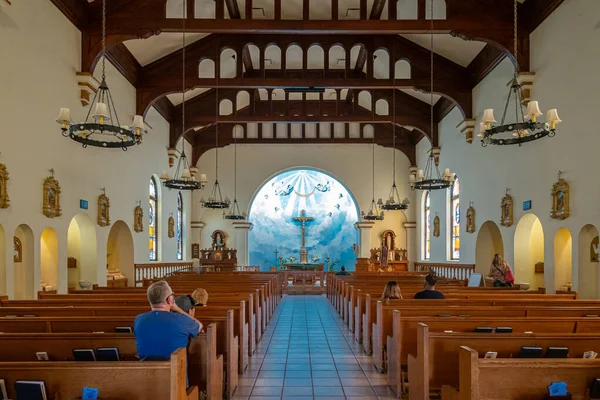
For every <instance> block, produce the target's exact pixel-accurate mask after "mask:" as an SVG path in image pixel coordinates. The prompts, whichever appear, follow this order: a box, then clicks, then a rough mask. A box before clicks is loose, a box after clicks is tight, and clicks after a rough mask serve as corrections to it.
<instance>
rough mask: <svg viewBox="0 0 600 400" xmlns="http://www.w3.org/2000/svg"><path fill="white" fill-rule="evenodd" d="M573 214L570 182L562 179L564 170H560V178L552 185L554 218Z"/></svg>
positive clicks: (552, 213) (565, 217)
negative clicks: (570, 205)
mask: <svg viewBox="0 0 600 400" xmlns="http://www.w3.org/2000/svg"><path fill="white" fill-rule="evenodd" d="M570 214H571V210H570V208H569V184H568V183H567V181H565V180H564V179H562V171H558V180H557V181H556V182H555V183H554V185H552V211H551V212H550V217H552V218H553V219H560V220H563V219H567V218H569V215H570Z"/></svg>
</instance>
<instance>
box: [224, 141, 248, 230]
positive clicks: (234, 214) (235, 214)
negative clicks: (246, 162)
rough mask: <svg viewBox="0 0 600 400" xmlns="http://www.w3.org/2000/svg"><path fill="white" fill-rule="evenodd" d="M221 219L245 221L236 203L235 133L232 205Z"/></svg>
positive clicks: (235, 142) (244, 216) (244, 215)
mask: <svg viewBox="0 0 600 400" xmlns="http://www.w3.org/2000/svg"><path fill="white" fill-rule="evenodd" d="M223 218H225V219H231V220H238V221H239V220H244V219H246V213H241V212H240V206H239V205H238V202H237V136H235V131H234V142H233V203H232V204H231V207H230V208H229V212H228V213H225V212H223Z"/></svg>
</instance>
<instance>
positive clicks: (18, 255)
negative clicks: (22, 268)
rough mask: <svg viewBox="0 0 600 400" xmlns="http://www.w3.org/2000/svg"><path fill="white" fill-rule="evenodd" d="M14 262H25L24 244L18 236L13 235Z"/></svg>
mask: <svg viewBox="0 0 600 400" xmlns="http://www.w3.org/2000/svg"><path fill="white" fill-rule="evenodd" d="M13 262H16V263H17V262H19V263H20V262H23V244H22V243H21V239H19V238H18V237H16V236H13Z"/></svg>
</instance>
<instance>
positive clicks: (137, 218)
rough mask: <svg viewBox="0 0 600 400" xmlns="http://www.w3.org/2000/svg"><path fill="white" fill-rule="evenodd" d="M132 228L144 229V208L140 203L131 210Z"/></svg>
mask: <svg viewBox="0 0 600 400" xmlns="http://www.w3.org/2000/svg"><path fill="white" fill-rule="evenodd" d="M133 230H134V231H136V232H143V231H144V210H143V209H142V206H140V205H138V206H136V207H135V210H133Z"/></svg>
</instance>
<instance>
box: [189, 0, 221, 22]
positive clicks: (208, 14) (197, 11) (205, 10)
mask: <svg viewBox="0 0 600 400" xmlns="http://www.w3.org/2000/svg"><path fill="white" fill-rule="evenodd" d="M194 2H195V4H194V18H196V19H215V18H216V17H217V11H216V4H217V3H216V2H215V1H214V0H194Z"/></svg>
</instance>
